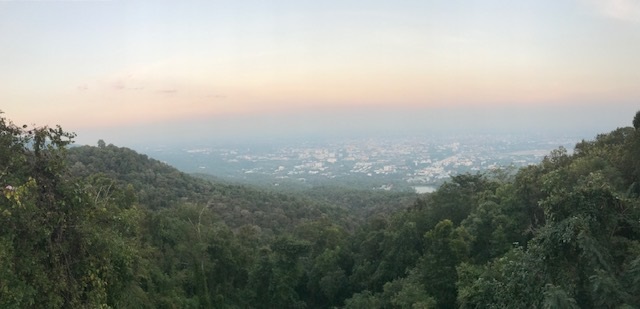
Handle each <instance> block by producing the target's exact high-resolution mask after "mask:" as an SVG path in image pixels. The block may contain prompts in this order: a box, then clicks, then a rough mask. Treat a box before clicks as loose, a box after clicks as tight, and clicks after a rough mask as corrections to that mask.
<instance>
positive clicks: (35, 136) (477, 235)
mask: <svg viewBox="0 0 640 309" xmlns="http://www.w3.org/2000/svg"><path fill="white" fill-rule="evenodd" d="M633 125H634V127H626V128H619V129H616V130H614V131H612V132H610V133H607V134H601V135H599V136H597V137H596V138H595V140H593V141H583V142H581V143H579V144H577V145H576V147H575V150H574V152H573V154H571V155H570V154H568V153H567V151H566V150H564V149H558V150H555V151H553V152H552V153H550V154H549V155H548V156H547V157H546V158H545V159H544V160H543V161H542V162H541V163H540V164H538V165H534V166H529V167H527V168H523V169H521V170H519V171H518V172H517V173H516V174H515V176H513V177H506V178H505V177H501V178H497V177H493V176H491V175H488V174H487V175H485V174H463V175H457V176H454V177H452V178H451V180H450V181H448V182H447V183H445V184H444V185H443V186H442V187H441V188H439V189H438V190H437V191H436V192H434V193H432V194H428V195H424V196H421V197H419V198H416V199H415V200H414V201H412V202H410V204H411V206H410V207H405V205H406V204H407V203H408V201H407V199H408V198H409V197H408V196H407V195H402V194H400V195H397V194H396V195H386V194H385V193H384V192H370V193H368V194H369V196H363V195H362V194H367V193H365V192H360V191H356V192H351V191H346V190H339V189H331V188H323V189H318V190H316V191H310V192H306V193H304V194H302V193H297V194H283V193H274V192H265V191H260V190H256V189H252V188H249V187H243V186H238V185H230V184H222V183H217V182H216V183H212V182H209V181H207V180H202V179H197V178H193V177H191V176H189V175H186V174H183V173H181V172H179V171H177V170H176V169H174V168H172V167H170V166H168V165H166V164H164V163H161V162H159V161H156V160H153V159H150V158H148V157H146V156H144V155H141V154H137V153H135V152H134V151H132V150H129V149H126V148H119V147H116V146H113V145H105V143H104V142H100V143H99V145H98V147H89V146H83V147H71V148H69V144H70V143H71V142H72V139H73V137H74V135H73V134H69V133H66V132H64V131H63V130H62V129H61V128H60V127H55V128H49V127H27V126H16V125H14V124H13V123H11V122H10V121H9V120H7V119H4V118H0V185H1V186H2V191H3V192H2V195H0V265H1V266H2V267H0V307H1V308H25V307H27V308H30V307H33V308H96V307H101V308H109V307H111V308H332V307H342V308H456V307H460V308H635V307H639V306H640V242H639V241H640V199H639V197H640V113H638V114H636V116H635V118H634V120H633Z"/></svg>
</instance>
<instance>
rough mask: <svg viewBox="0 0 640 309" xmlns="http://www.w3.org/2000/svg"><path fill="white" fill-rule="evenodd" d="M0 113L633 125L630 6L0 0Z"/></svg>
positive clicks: (225, 124) (57, 118) (355, 131)
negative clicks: (631, 119)
mask: <svg viewBox="0 0 640 309" xmlns="http://www.w3.org/2000/svg"><path fill="white" fill-rule="evenodd" d="M0 46H2V48H0V59H1V60H0V101H1V102H2V106H1V107H0V109H1V110H2V111H3V112H4V113H5V114H6V116H7V117H8V118H10V119H12V120H13V121H14V122H16V123H35V124H38V125H45V124H48V125H55V124H60V125H62V126H63V128H65V129H66V130H69V131H75V132H76V133H78V138H77V141H78V142H79V143H81V144H82V143H86V144H95V142H96V141H97V139H99V138H103V139H105V140H107V141H108V142H113V143H116V144H121V145H123V146H128V145H134V144H136V143H140V142H141V141H142V140H149V141H161V140H176V139H183V140H201V139H204V138H206V139H212V140H216V139H219V140H233V139H245V138H246V139H262V138H280V137H301V138H304V137H307V136H343V135H357V136H360V135H362V136H366V135H374V136H375V135H389V134H391V135H393V134H397V135H403V134H428V133H434V132H435V133H450V132H454V133H466V132H474V133H475V132H479V131H482V132H489V133H491V132H516V133H517V132H532V131H535V132H540V133H544V134H556V133H558V132H572V133H576V134H578V135H580V136H584V137H585V138H589V137H592V135H593V134H595V133H598V132H601V131H604V130H607V129H609V128H611V127H619V126H628V125H630V123H629V115H630V114H632V113H633V112H635V110H636V109H637V107H638V103H637V102H639V99H640V87H638V85H639V84H640V62H639V61H637V55H639V54H640V1H634V0H606V1H589V0H571V1H368V2H366V3H363V2H361V1H2V2H0Z"/></svg>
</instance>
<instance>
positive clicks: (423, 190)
mask: <svg viewBox="0 0 640 309" xmlns="http://www.w3.org/2000/svg"><path fill="white" fill-rule="evenodd" d="M413 189H414V190H416V193H418V194H423V193H431V192H433V191H435V190H436V189H437V188H436V187H434V186H414V187H413Z"/></svg>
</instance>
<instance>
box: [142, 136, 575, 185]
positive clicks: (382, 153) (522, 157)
mask: <svg viewBox="0 0 640 309" xmlns="http://www.w3.org/2000/svg"><path fill="white" fill-rule="evenodd" d="M579 141H580V138H579V137H572V136H564V137H545V136H535V135H531V136H523V135H520V136H510V135H503V136H497V135H467V136H450V137H438V138H395V139H393V138H388V139H353V140H342V141H332V142H302V143H293V142H292V143H290V144H280V145H270V146H251V147H250V146H233V147H231V146H224V147H222V146H218V147H212V146H202V145H199V146H193V147H182V148H179V149H178V148H168V147H157V148H155V149H153V148H151V149H146V150H145V151H146V152H147V153H148V154H149V155H151V156H152V157H154V158H157V159H159V160H162V161H165V162H167V163H168V164H170V165H173V166H175V167H177V168H179V169H181V170H183V171H185V172H188V173H202V174H210V175H213V176H215V177H217V178H220V179H223V180H227V181H232V182H239V183H248V184H254V185H262V186H273V187H279V186H283V187H292V186H293V187H313V186H322V185H339V186H348V187H353V188H358V189H379V190H415V191H417V192H418V193H425V192H430V191H432V190H434V189H435V188H436V187H437V186H439V185H441V184H442V183H443V182H444V181H446V180H447V179H449V177H450V176H452V175H456V174H460V173H467V172H470V173H476V172H485V171H491V170H496V169H499V168H507V169H509V168H511V169H515V168H519V167H522V166H526V165H529V164H537V163H538V162H540V161H541V160H542V159H543V158H544V156H546V155H547V154H549V152H550V151H551V150H553V149H557V148H558V147H561V146H562V147H565V148H566V149H567V150H568V151H571V150H572V149H573V147H574V146H575V144H576V143H577V142H579Z"/></svg>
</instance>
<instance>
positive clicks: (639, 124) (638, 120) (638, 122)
mask: <svg viewBox="0 0 640 309" xmlns="http://www.w3.org/2000/svg"><path fill="white" fill-rule="evenodd" d="M633 127H634V128H635V129H636V130H640V111H637V112H636V116H635V117H633Z"/></svg>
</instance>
